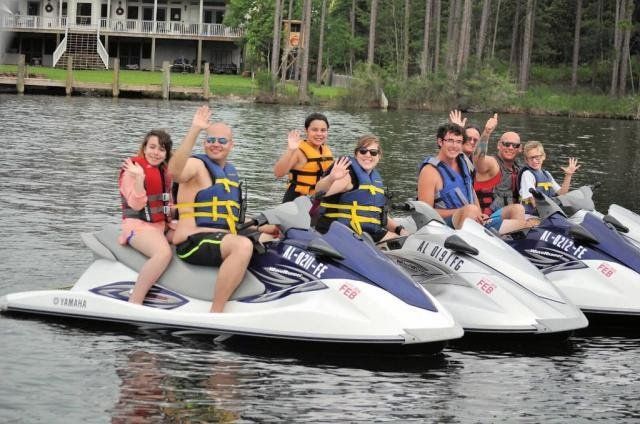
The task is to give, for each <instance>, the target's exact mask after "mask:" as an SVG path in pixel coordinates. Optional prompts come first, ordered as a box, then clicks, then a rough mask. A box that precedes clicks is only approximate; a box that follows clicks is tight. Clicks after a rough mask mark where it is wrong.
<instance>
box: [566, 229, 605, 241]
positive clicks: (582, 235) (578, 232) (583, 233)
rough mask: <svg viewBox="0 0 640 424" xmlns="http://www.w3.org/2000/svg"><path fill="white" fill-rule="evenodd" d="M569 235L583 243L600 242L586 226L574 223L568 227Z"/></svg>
mask: <svg viewBox="0 0 640 424" xmlns="http://www.w3.org/2000/svg"><path fill="white" fill-rule="evenodd" d="M569 235H570V236H571V237H573V239H574V240H576V241H578V242H580V243H584V244H598V243H600V242H599V241H598V239H597V238H596V237H595V236H594V235H593V234H591V232H589V230H587V229H586V228H584V227H582V226H580V225H574V226H573V227H571V228H570V229H569Z"/></svg>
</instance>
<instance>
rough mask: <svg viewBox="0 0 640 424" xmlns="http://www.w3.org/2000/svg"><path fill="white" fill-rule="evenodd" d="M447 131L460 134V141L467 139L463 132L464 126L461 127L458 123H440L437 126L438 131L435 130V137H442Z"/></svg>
mask: <svg viewBox="0 0 640 424" xmlns="http://www.w3.org/2000/svg"><path fill="white" fill-rule="evenodd" d="M447 133H453V134H455V135H461V136H462V141H463V142H465V141H467V135H466V134H465V132H464V128H462V127H461V126H460V125H458V124H444V125H440V126H439V127H438V131H437V132H436V137H437V138H438V139H444V136H445V135H447Z"/></svg>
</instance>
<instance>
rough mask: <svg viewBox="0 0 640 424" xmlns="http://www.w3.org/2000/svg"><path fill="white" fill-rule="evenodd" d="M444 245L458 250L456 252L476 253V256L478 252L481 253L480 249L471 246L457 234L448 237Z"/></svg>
mask: <svg viewBox="0 0 640 424" xmlns="http://www.w3.org/2000/svg"><path fill="white" fill-rule="evenodd" d="M444 247H446V248H447V249H451V250H453V251H456V252H460V253H466V254H468V255H474V256H475V255H477V254H478V253H480V252H479V251H478V249H476V248H475V247H473V246H471V245H470V244H469V243H467V242H466V241H464V240H462V239H461V238H460V237H459V236H458V235H456V234H454V235H451V236H449V237H447V239H446V240H445V241H444Z"/></svg>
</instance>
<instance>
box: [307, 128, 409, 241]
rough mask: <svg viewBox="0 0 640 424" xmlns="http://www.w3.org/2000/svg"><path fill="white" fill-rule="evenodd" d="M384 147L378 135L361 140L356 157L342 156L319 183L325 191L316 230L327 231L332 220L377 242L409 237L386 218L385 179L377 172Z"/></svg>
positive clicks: (355, 153) (399, 226)
mask: <svg viewBox="0 0 640 424" xmlns="http://www.w3.org/2000/svg"><path fill="white" fill-rule="evenodd" d="M381 157H382V148H381V146H380V140H379V139H378V137H376V136H375V135H365V136H363V137H360V139H359V140H358V143H357V145H356V148H355V149H354V156H351V157H341V158H340V159H338V160H337V161H336V162H335V163H334V164H333V166H332V167H331V169H330V172H329V174H328V175H327V176H325V177H324V178H322V179H321V180H320V181H318V184H316V190H317V191H324V192H326V194H325V197H324V199H323V201H322V202H321V203H320V218H319V219H318V223H317V225H316V229H317V230H318V231H320V232H326V231H328V229H329V227H330V225H331V223H332V222H333V221H338V222H342V223H343V224H345V225H347V226H349V227H351V229H352V230H353V231H355V232H356V233H357V234H362V233H363V232H366V233H368V234H369V235H370V236H371V237H372V238H373V240H374V241H375V242H378V241H383V240H388V239H391V238H395V237H398V235H406V234H407V232H406V231H405V230H404V228H403V227H402V226H401V225H397V224H396V222H395V221H394V220H393V219H391V218H390V217H388V216H387V214H386V210H385V209H386V208H385V205H386V202H387V197H386V196H385V192H384V186H383V182H382V177H381V176H380V173H379V172H378V170H377V169H376V166H377V165H378V162H380V158H381Z"/></svg>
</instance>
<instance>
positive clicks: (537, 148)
mask: <svg viewBox="0 0 640 424" xmlns="http://www.w3.org/2000/svg"><path fill="white" fill-rule="evenodd" d="M524 159H525V161H526V165H525V166H524V167H523V168H522V170H521V171H520V175H519V176H518V182H519V184H518V185H519V187H520V190H519V194H520V202H521V203H522V204H523V205H524V207H525V211H526V212H527V213H528V214H530V215H535V214H536V210H535V206H536V203H535V200H534V199H533V195H532V194H531V192H530V191H529V190H530V189H532V188H535V189H536V190H538V191H540V192H542V193H544V194H546V195H547V196H549V197H553V196H558V195H560V194H565V193H567V192H568V191H569V189H570V187H571V178H572V177H573V174H575V172H576V171H577V170H578V169H580V165H578V159H576V158H569V163H568V164H567V166H565V167H561V169H562V170H563V171H564V180H563V181H562V185H559V184H558V183H557V182H556V180H555V179H554V178H553V176H552V175H551V173H550V172H549V171H547V170H546V169H544V168H543V167H542V164H543V163H544V160H545V159H546V155H545V153H544V147H543V146H542V143H540V142H539V141H528V142H527V143H526V144H525V145H524Z"/></svg>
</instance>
